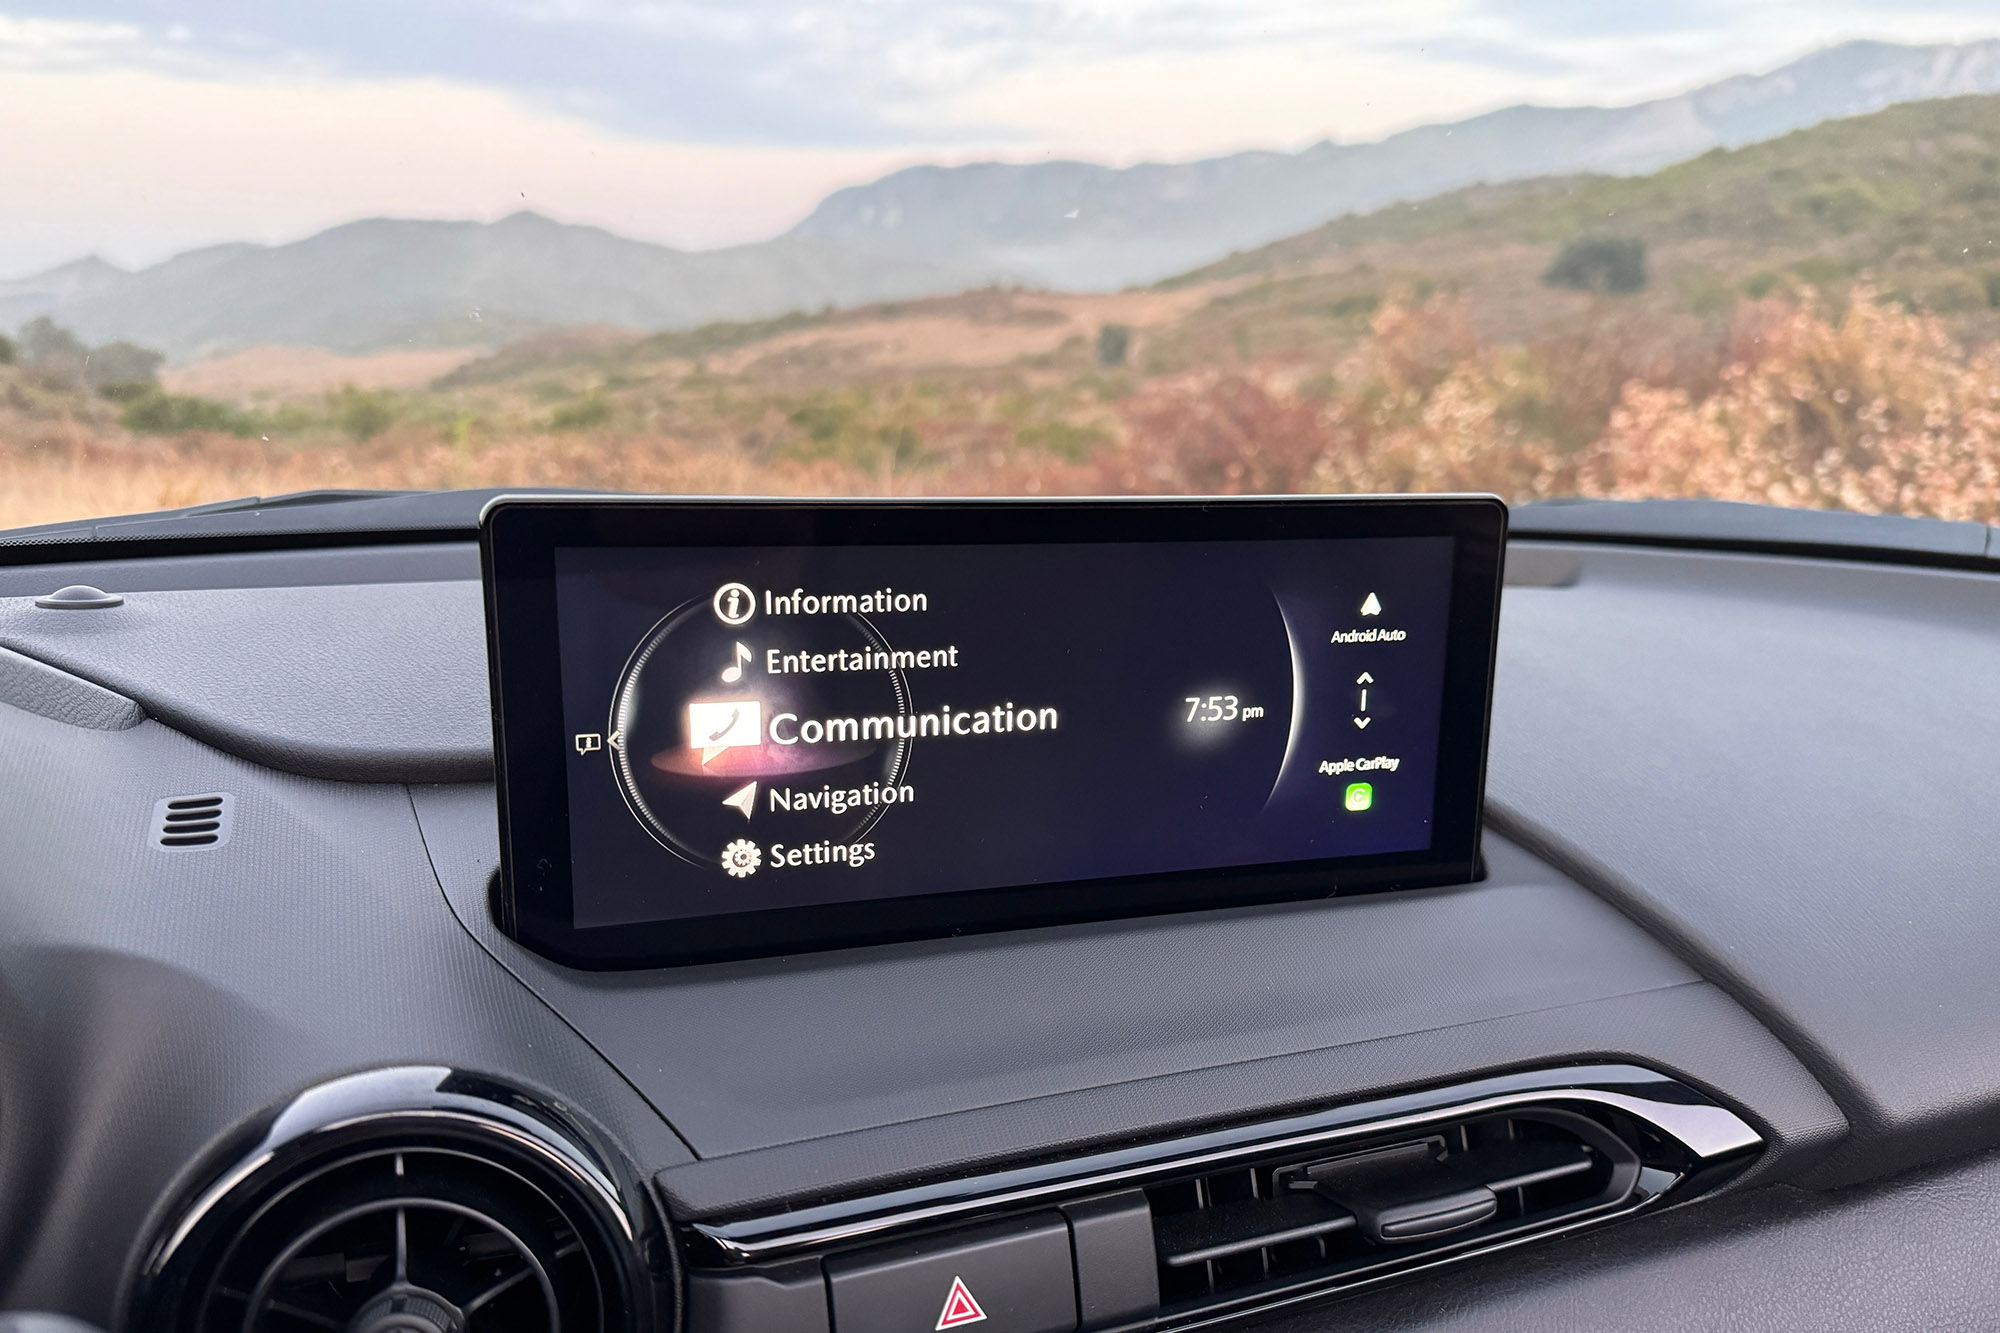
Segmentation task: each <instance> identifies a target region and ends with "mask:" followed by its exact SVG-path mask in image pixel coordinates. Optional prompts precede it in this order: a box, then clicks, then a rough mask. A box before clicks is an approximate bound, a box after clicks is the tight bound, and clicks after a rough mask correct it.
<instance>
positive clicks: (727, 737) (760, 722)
mask: <svg viewBox="0 0 2000 1333" xmlns="http://www.w3.org/2000/svg"><path fill="white" fill-rule="evenodd" d="M687 743H688V748H689V749H691V750H700V751H701V762H702V763H704V764H706V763H707V762H709V760H711V759H713V758H715V756H717V755H719V754H721V753H722V752H723V751H724V750H727V749H730V748H731V747H733V746H739V745H762V744H763V743H764V705H763V704H761V703H759V702H758V701H757V700H755V699H725V700H723V701H722V702H721V703H707V704H689V705H688V729H687Z"/></svg>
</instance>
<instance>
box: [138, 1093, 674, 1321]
mask: <svg viewBox="0 0 2000 1333" xmlns="http://www.w3.org/2000/svg"><path fill="white" fill-rule="evenodd" d="M406 1072H407V1071H385V1073H384V1075H383V1078H384V1079H385V1080H386V1083H370V1082H369V1081H368V1080H369V1079H370V1078H371V1076H369V1075H355V1076H353V1077H352V1078H351V1079H348V1080H341V1081H339V1082H337V1083H335V1084H330V1085H326V1087H325V1088H323V1089H317V1090H315V1091H314V1092H313V1093H309V1094H306V1095H305V1096H303V1097H301V1098H300V1099H298V1100H297V1101H295V1102H294V1103H292V1105H291V1106H290V1107H288V1108H286V1109H285V1111H284V1112H283V1113H281V1114H278V1115H276V1116H274V1117H273V1119H272V1121H271V1122H270V1124H271V1126H272V1128H271V1131H270V1133H271V1135H272V1137H267V1138H266V1139H265V1140H264V1141H263V1142H261V1143H258V1144H255V1145H247V1146H245V1147H244V1148H243V1149H242V1151H241V1155H240V1156H234V1155H232V1156H233V1159H234V1160H236V1161H237V1162H238V1163H239V1165H237V1166H234V1167H230V1166H228V1165H227V1164H224V1165H223V1167H222V1169H221V1172H220V1174H219V1175H218V1177H217V1183H216V1184H214V1185H211V1186H210V1187H209V1188H208V1189H207V1190H206V1191H205V1192H203V1193H202V1194H200V1195H199V1196H197V1197H196V1198H195V1199H194V1200H193V1201H192V1202H191V1203H189V1204H188V1205H187V1207H186V1208H185V1209H184V1211H183V1213H182V1215H181V1218H180V1220H179V1221H178V1222H176V1223H175V1224H173V1225H172V1226H171V1227H170V1228H169V1230H168V1232H167V1233H166V1234H165V1235H164V1236H163V1237H162V1239H161V1241H160V1242H159V1243H158V1244H157V1245H156V1246H155V1248H154V1251H153V1253H152V1255H151V1257H150V1258H149V1260H148V1264H147V1267H146V1270H145V1272H144V1274H143V1275H142V1278H141V1281H140V1283H139V1284H138V1287H137V1290H136V1293H135V1298H134V1305H133V1311H132V1314H133V1317H132V1318H130V1319H128V1320H124V1321H121V1324H120V1326H121V1327H132V1328H144V1329H147V1330H158V1331H159V1333H167V1331H168V1330H172V1333H225V1330H226V1331H227V1333H312V1331H314V1330H320V1331H324V1330H350V1331H359V1330H365V1331H366V1333H636V1331H637V1330H639V1329H642V1328H651V1327H653V1326H655V1324H656V1323H657V1322H658V1320H659V1319H661V1318H665V1319H667V1320H668V1325H663V1326H669V1325H670V1323H671V1315H672V1310H671V1306H668V1307H667V1308H666V1309H664V1310H662V1309H661V1308H660V1306H659V1305H658V1304H657V1303H656V1301H655V1299H654V1297H655V1288H654V1285H653V1283H652V1281H651V1278H650V1275H649V1274H648V1272H647V1270H646V1268H645V1265H644V1259H643V1254H642V1249H641V1243H640V1242H641V1240H642V1239H643V1238H642V1237H641V1236H640V1235H639V1234H638V1233H635V1232H634V1231H633V1230H632V1229H631V1224H630V1216H629V1213H628V1211H627V1209H626V1207H625V1205H624V1204H623V1203H622V1202H621V1201H620V1196H619V1188H618V1187H617V1186H615V1185H613V1184H612V1183H611V1181H610V1178H609V1177H606V1176H605V1175H603V1174H602V1172H601V1170H599V1169H598V1168H597V1167H596V1166H595V1165H594V1164H593V1158H592V1157H591V1156H590V1155H587V1154H584V1153H583V1152H582V1151H581V1150H580V1149H577V1148H576V1147H575V1146H574V1144H573V1143H572V1142H571V1141H568V1140H566V1139H564V1138H562V1137H560V1136H558V1135H557V1134H555V1133H554V1132H553V1131H552V1130H551V1129H550V1128H549V1126H548V1125H547V1124H546V1123H545V1122H542V1121H539V1120H537V1119H536V1118H534V1117H533V1116H531V1115H529V1114H527V1113H526V1111H525V1110H524V1107H525V1106H526V1105H527V1104H528V1103H527V1099H525V1098H521V1097H517V1098H516V1099H515V1101H514V1102H512V1103H511V1104H510V1103H506V1102H501V1101H497V1100H493V1097H495V1096H498V1095H499V1094H497V1093H493V1094H489V1093H487V1092H484V1091H482V1092H480V1093H477V1094H468V1093H466V1092H464V1091H459V1090H456V1089H453V1084H452V1080H453V1079H459V1080H461V1082H463V1081H464V1079H465V1076H455V1075H448V1076H446V1077H445V1078H442V1079H440V1078H438V1076H437V1074H438V1071H434V1070H426V1071H419V1072H420V1073H426V1074H429V1075H430V1076H431V1080H432V1081H433V1082H434V1083H436V1084H437V1088H435V1089H433V1090H432V1091H433V1094H434V1095H433V1096H432V1098H431V1101H430V1104H429V1105H416V1104H412V1105H404V1106H395V1107H387V1106H385V1107H384V1108H382V1109H380V1110H371V1109H368V1105H367V1102H368V1094H370V1093H372V1092H374V1091H376V1090H377V1089H379V1088H381V1087H383V1086H386V1087H387V1090H388V1092H389V1093H390V1094H392V1095H395V1094H398V1093H400V1092H401V1091H402V1089H401V1088H399V1087H398V1086H397V1084H396V1083H395V1082H394V1080H395V1079H396V1078H397V1077H401V1076H402V1075H404V1074H405V1073H406ZM481 1086H483V1087H485V1088H491V1087H492V1085H481ZM357 1089H358V1091H357ZM441 1089H442V1090H443V1091H441ZM384 1100H387V1099H386V1098H385V1099H384ZM399 1100H400V1098H399ZM300 1122H304V1123H306V1124H307V1125H308V1126H310V1128H308V1129H306V1130H305V1131H304V1132H303V1133H301V1132H299V1130H298V1125H299V1123H300ZM315 1122H317V1123H315Z"/></svg>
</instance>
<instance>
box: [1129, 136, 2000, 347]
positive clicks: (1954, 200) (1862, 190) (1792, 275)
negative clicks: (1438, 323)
mask: <svg viewBox="0 0 2000 1333" xmlns="http://www.w3.org/2000/svg"><path fill="white" fill-rule="evenodd" d="M1996 202H2000V98H1996V97H1992V96H1982V97H1962V98H1947V99H1943V100H1939V101H1931V102H1921V103H1912V104H1908V105H1903V106H1897V107H1891V108H1889V109H1888V110H1885V111H1880V112H1877V113H1875V114H1874V115H1870V116H1864V117H1857V118H1854V119H1850V120H1840V121H1833V122H1830V123H1827V124H1823V125H1819V126H1815V127H1814V128H1812V129H1809V130H1800V131H1795V132H1794V133H1791V134H1788V135H1785V136H1783V137H1781V138H1778V139H1773V140H1770V141H1768V142H1765V143H1760V144H1755V145H1752V146H1750V147H1746V148H1741V149H1736V150H1733V151H1727V150H1721V149H1715V150H1711V151H1710V152H1708V153H1705V154H1703V155H1702V156H1701V157H1699V158H1696V159H1694V160H1693V161H1690V162H1684V163H1680V164H1677V165H1674V166H1670V167H1667V168H1665V169H1663V170H1661V171H1658V172H1655V173H1654V174H1652V175H1650V176H1646V177H1641V178H1610V177H1559V178H1552V179H1547V180H1540V181H1530V182H1523V183H1520V184H1516V185H1508V186H1479V187H1473V188H1469V189H1465V190H1460V191H1455V192H1453V193H1450V194H1446V195H1442V196H1439V197H1437V198H1433V199H1428V200H1423V201H1420V202H1416V203H1411V204H1406V205H1402V206H1400V207H1396V208H1391V209H1385V210H1382V211H1380V212H1377V213H1374V214H1371V215H1368V216H1364V217H1347V218H1340V219H1337V220H1335V221H1333V222H1330V223H1327V224H1325V225H1324V226H1321V227H1317V228H1314V229H1313V230H1311V231H1308V232H1304V233H1302V234H1300V235H1298V236H1293V237H1289V238H1286V239H1285V240H1282V241H1278V242H1275V243H1273V244H1271V245H1268V246H1263V247H1260V248H1258V249H1255V250H1252V251H1247V252H1244V253H1241V254H1237V255H1232V256H1231V257H1229V258H1228V259H1226V260H1223V261H1221V262H1219V263H1216V264H1212V265H1209V266H1207V267H1204V268H1201V269H1197V270H1195V271H1193V272H1192V273H1189V274H1185V275H1183V276H1182V277H1180V278H1178V279H1175V280H1173V282H1171V283H1169V284H1168V285H1169V286H1177V285H1202V284H1208V283H1214V282H1218V281H1232V280H1233V281H1236V282H1243V281H1245V280H1251V279H1255V280H1259V281H1263V282H1270V281H1273V280H1276V279H1279V278H1283V279H1284V280H1285V281H1287V282H1288V283H1290V284H1292V287H1293V289H1294V290H1295V291H1305V290H1309V289H1312V288H1314V287H1315V286H1316V285H1317V284H1316V282H1315V279H1325V278H1328V277H1332V276H1334V275H1336V274H1343V273H1344V274H1348V275H1355V274H1358V273H1360V272H1361V271H1362V269H1363V268H1364V267H1366V268H1368V269H1370V270H1371V271H1372V273H1373V277H1372V281H1374V282H1376V283H1378V284H1379V283H1380V282H1381V281H1382V270H1383V269H1384V268H1385V267H1387V268H1389V269H1394V270H1400V271H1402V272H1404V273H1406V274H1409V275H1417V274H1421V275H1423V277H1424V278H1426V279H1428V280H1429V281H1432V282H1438V281H1445V282H1450V283H1453V284H1456V285H1459V286H1462V287H1465V288H1467V289H1468V290H1470V291H1473V292H1475V293H1483V294H1484V295H1485V296H1486V297H1488V298H1489V302H1488V303H1489V304H1497V297H1498V289H1497V285H1496V283H1495V282H1493V281H1492V277H1493V274H1492V265H1493V260H1494V258H1495V257H1496V256H1499V255H1503V254H1507V253H1512V252H1518V251H1521V250H1524V249H1525V250H1528V251H1532V252H1534V253H1535V254H1539V255H1550V254H1552V253H1553V248H1554V247H1556V246H1557V245H1559V244H1561V243H1563V242H1565V241H1568V240H1570V239H1572V238H1575V237H1578V236H1584V235H1590V234H1616V235H1620V236H1628V237H1636V238H1638V239H1639V240H1641V241H1643V242H1644V243H1645V244H1646V245H1647V246H1648V247H1649V248H1650V254H1651V262H1652V267H1653V270H1654V273H1653V282H1652V286H1653V288H1654V290H1653V292H1652V293H1651V294H1649V295H1648V296H1646V297H1644V298H1643V299H1644V301H1646V302H1648V303H1650V304H1653V305H1656V306H1657V307H1659V309H1660V310H1661V311H1662V312H1663V313H1664V312H1677V313H1692V314H1701V313H1706V312H1709V311H1712V310H1714V309H1717V308H1721V307H1726V306H1727V305H1729V304H1730V303H1731V302H1732V301H1733V300H1734V299H1735V298H1736V297H1737V296H1739V295H1748V296H1753V297H1757V296H1763V295H1766V294H1768V293H1770V292H1772V291H1779V290H1804V289H1810V290H1813V291H1816V292H1818V293H1820V294H1822V295H1832V296H1838V295H1840V294H1842V293H1844V292H1845V291H1846V290H1847V289H1848V288H1849V287H1850V286H1851V285H1852V284H1853V283H1854V282H1855V281H1856V280H1859V279H1863V278H1865V279H1866V280H1868V281H1869V282H1870V283H1871V285H1873V286H1874V287H1876V288H1877V289H1878V290H1880V291H1881V292H1883V293H1884V294H1885V295H1887V296H1889V297H1891V298H1893V299H1895V300H1898V301H1900V302H1902V303H1904V304H1907V305H1911V306H1920V307H1922V308H1924V309H1926V310H1930V311H1932V312H1934V313H1938V314H1943V315H1950V316H1966V317H1975V316H1980V317H1983V312H1986V311H1989V310H1990V309H1992V308H1993V307H1994V305H1995V304H1996V303H2000V279H1996V280H1995V281H1994V282H1991V283H1989V282H1988V276H1989V275H1991V274H2000V215H1996V212H1995V204H1996ZM1532 267H1533V264H1532V260H1530V261H1528V262H1527V263H1521V262H1515V263H1513V264H1512V266H1511V268H1512V280H1513V281H1514V282H1515V283H1517V284H1518V283H1519V282H1521V281H1523V280H1532V279H1533V278H1534V277H1535V276H1536V274H1535V273H1534V272H1532V271H1531V270H1532Z"/></svg>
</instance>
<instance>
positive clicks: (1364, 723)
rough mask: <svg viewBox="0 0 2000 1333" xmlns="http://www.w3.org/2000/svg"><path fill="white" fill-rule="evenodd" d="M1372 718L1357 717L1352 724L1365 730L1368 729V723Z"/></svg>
mask: <svg viewBox="0 0 2000 1333" xmlns="http://www.w3.org/2000/svg"><path fill="white" fill-rule="evenodd" d="M1374 720H1375V719H1374V718H1372V717H1357V718H1355V719H1354V725H1355V726H1357V727H1359V728H1361V729H1362V730H1363V731H1366V730H1368V724H1369V723H1370V722H1373V721H1374Z"/></svg>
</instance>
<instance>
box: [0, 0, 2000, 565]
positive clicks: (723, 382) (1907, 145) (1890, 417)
mask: <svg viewBox="0 0 2000 1333" xmlns="http://www.w3.org/2000/svg"><path fill="white" fill-rule="evenodd" d="M1989 34H2000V19H1995V18H1994V17H1993V16H1992V15H1991V14H1990V13H1986V14H1981V13H1976V12H1974V11H1973V10H1972V9H1970V8H1966V7H1954V6H1952V5H1947V4H1937V5H1922V4H1917V5H1910V4H1902V3H1891V2H1890V0H1851V2H1850V3H1846V4H1842V5H1837V6H1814V7H1810V9H1807V8H1804V7H1800V6H1796V5H1789V4H1776V3H1756V4H1737V5H1727V6H1709V5H1687V6H1636V7H1635V6H1623V5H1594V4H1578V3H1573V2H1572V0H1417V2H1416V3H1409V2H1407V0H1405V2H1404V3H1397V4H1386V3H1375V0H1364V2H1363V3H1357V4H1343V5H1339V6H1328V5H1323V4H1309V3H1300V2H1299V0H1242V2H1241V3H1230V4H1221V3H1207V2H1206V0H1193V2H1192V3H1190V2H1188V0H978V2H977V3H974V2H971V0H942V2H940V3H930V4H924V3H911V2H906V0H881V2H880V3H871V4H865V5H864V4H855V3H851V2H842V3H822V2H821V0H726V2H725V0H685V2H684V3H657V2H655V0H553V2H552V0H344V2H343V3H334V4H315V5H270V4H263V3H253V0H202V2H201V3H189V4H181V5H171V4H161V3H158V2H157V0H59V2H58V0H0V67H4V69H5V71H6V73H5V77H4V78H3V79H0V108H4V110H0V117H3V118H4V123H5V124H6V125H8V126H9V127H11V128H10V130H9V132H8V133H6V134H4V135H0V182H4V186H5V198H6V201H7V207H6V208H5V209H4V210H0V273H4V274H7V275H9V276H8V277H7V279H6V280H5V281H0V331H4V332H5V334H6V336H5V337H4V338H0V527H5V526H15V525H22V524H30V523H42V522H51V521H56V520H62V519H71V518H78V517H85V516H92V515H105V514H115V513H125V512H134V511H140V510H148V509H155V508H162V507H169V506H179V505H187V504H196V503H202V502H207V501H212V500H221V499H226V498H231V497H239V496H245V495H266V496H269V495H277V494H282V493H285V492H291V491H298V490H302V489H310V488H327V487H334V488H392V489H403V488H435V487H467V486H494V485H567V486H585V487H594V488H615V489H621V490H635V491H653V492H681V493H689V492H701V493H707V492H718V493H720V492H729V493H741V492H757V493H803V494H898V495H910V494H937V495H941V494H1069V493H1126V494H1135V493H1136V494H1144V493H1191V492H1193V493H1247V492H1276V491H1311V492H1369V491H1435V490H1492V491H1497V492H1499V493H1500V494H1502V495H1504V496H1506V497H1507V498H1509V499H1511V500H1517V501H1518V500H1530V499H1537V498H1546V497H1558V496H1599V497H1668V496H1705V497H1712V498H1718V499H1727V500H1747V501H1757V502H1763V503H1775V504H1781V505H1795V506H1810V507H1820V508H1839V509H1849V510H1857V511H1865V512H1895V513H1903V514H1914V515H1931V516H1938V517H1946V518H1969V519H1979V520H1992V519H1994V518H1995V516H1996V515H1995V510H1996V504H2000V350H1996V349H1995V346H1994V343H1993V336H1994V334H1995V333H1996V332H2000V249H1996V245H1995V237H1996V226H1995V220H1996V218H2000V114H1996V113H2000V102H1996V100H1995V99H1996V96H2000V40H1996V39H1994V38H1993V37H1991V36H1989Z"/></svg>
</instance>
